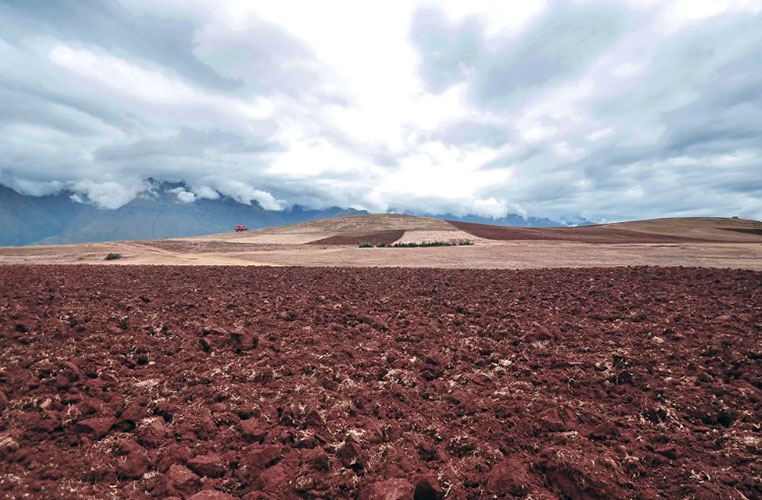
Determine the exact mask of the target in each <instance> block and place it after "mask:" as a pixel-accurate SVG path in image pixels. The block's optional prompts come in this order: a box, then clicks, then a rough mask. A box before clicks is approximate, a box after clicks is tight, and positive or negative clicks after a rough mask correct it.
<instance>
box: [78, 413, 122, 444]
mask: <svg viewBox="0 0 762 500" xmlns="http://www.w3.org/2000/svg"><path fill="white" fill-rule="evenodd" d="M115 423H116V420H114V419H113V418H111V417H97V418H87V419H85V420H80V421H79V422H77V425H76V431H77V432H78V433H79V434H87V435H90V436H92V437H94V438H95V439H101V438H103V437H105V436H106V435H107V434H108V433H109V432H110V431H111V427H112V426H113V425H114V424H115Z"/></svg>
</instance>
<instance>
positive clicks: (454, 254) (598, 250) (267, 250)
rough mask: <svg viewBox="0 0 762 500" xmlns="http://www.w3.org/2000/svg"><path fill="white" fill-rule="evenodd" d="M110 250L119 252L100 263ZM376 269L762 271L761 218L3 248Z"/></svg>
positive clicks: (149, 260) (402, 228)
mask: <svg viewBox="0 0 762 500" xmlns="http://www.w3.org/2000/svg"><path fill="white" fill-rule="evenodd" d="M376 239H377V240H378V242H383V243H384V244H391V243H394V242H401V243H412V242H424V241H455V240H463V239H468V240H471V241H473V242H474V244H473V245H469V246H452V247H435V248H359V246H358V244H359V243H360V242H363V241H374V240H376ZM108 253H118V254H121V255H122V258H120V259H117V260H112V261H108V262H106V261H104V258H105V256H106V255H107V254H108ZM82 263H90V264H104V263H108V264H110V265H124V264H172V265H270V266H352V267H363V266H371V267H373V266H378V267H438V268H479V269H524V268H547V267H612V266H628V265H652V266H680V265H682V266H702V267H722V268H740V269H756V270H762V223H760V222H758V221H752V220H744V219H725V218H681V219H654V220H648V221H635V222H623V223H615V224H606V225H599V226H589V227H576V228H510V227H502V226H489V225H484V224H471V223H462V222H448V221H444V220H439V219H431V218H426V217H414V216H408V215H395V214H377V215H362V216H352V217H339V218H335V219H325V220H320V221H315V222H309V223H303V224H296V225H292V226H284V227H276V228H268V229H261V230H252V231H246V232H242V233H233V232H231V233H224V234H216V235H207V236H201V237H193V238H182V239H172V240H156V241H142V242H108V243H91V244H81V245H62V246H34V247H5V248H0V264H82Z"/></svg>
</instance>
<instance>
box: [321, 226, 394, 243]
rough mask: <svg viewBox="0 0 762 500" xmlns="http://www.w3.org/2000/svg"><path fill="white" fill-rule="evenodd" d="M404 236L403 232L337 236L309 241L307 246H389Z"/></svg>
mask: <svg viewBox="0 0 762 500" xmlns="http://www.w3.org/2000/svg"><path fill="white" fill-rule="evenodd" d="M403 234H405V231H403V230H397V229H393V230H389V231H377V232H375V233H362V234H337V235H336V236H330V237H328V238H323V239H322V240H317V241H311V242H309V243H308V245H359V244H360V243H373V244H374V245H391V244H392V243H394V242H395V241H397V240H398V239H400V238H402V235H403Z"/></svg>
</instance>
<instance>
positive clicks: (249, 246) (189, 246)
mask: <svg viewBox="0 0 762 500" xmlns="http://www.w3.org/2000/svg"><path fill="white" fill-rule="evenodd" d="M135 244H137V245H144V246H147V247H151V248H158V249H160V250H169V251H172V252H180V253H204V252H215V253H236V252H246V251H252V250H260V249H262V248H263V247H266V246H265V245H261V244H256V243H235V242H229V241H201V240H155V241H141V242H139V243H135Z"/></svg>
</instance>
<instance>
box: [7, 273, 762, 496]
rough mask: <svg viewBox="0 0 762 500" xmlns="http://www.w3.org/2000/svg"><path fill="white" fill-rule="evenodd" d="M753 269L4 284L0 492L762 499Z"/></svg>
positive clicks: (136, 276)
mask: <svg viewBox="0 0 762 500" xmlns="http://www.w3.org/2000/svg"><path fill="white" fill-rule="evenodd" d="M760 290H762V273H760V272H752V271H733V270H717V269H714V270H713V269H698V268H649V267H638V268H614V269H585V270H581V269H576V270H572V269H554V270H531V271H499V270H488V271H476V270H431V269H428V270H427V269H393V268H392V269H369V268H364V269H363V268H355V269H348V268H333V269H327V268H240V267H191V268H180V267H169V266H167V267H150V266H146V267H138V266H121V267H105V266H103V267H102V266H9V267H5V268H3V269H2V272H1V273H0V497H2V498H40V499H42V498H45V499H51V498H72V499H73V498H99V499H105V498H137V499H141V498H169V497H172V498H192V499H194V500H200V499H228V500H229V499H230V498H242V499H246V500H254V499H276V498H294V499H296V498H308V499H315V498H325V499H329V498H330V499H341V498H364V499H435V498H443V497H444V496H445V495H446V498H448V499H471V498H473V499H476V498H487V497H489V498H493V497H502V498H512V497H524V498H533V499H604V498H639V499H656V498H699V499H710V498H711V499H716V498H761V497H762V482H761V479H760V474H762V431H761V429H762V302H761V301H760V298H759V297H760V296H759V291H760Z"/></svg>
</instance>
